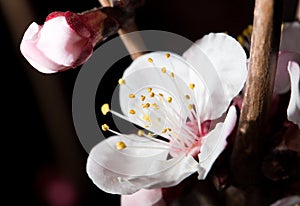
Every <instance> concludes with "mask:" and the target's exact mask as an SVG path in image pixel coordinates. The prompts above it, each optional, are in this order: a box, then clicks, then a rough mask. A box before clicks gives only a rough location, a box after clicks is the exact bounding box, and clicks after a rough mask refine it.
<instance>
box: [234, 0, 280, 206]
mask: <svg viewBox="0 0 300 206" xmlns="http://www.w3.org/2000/svg"><path fill="white" fill-rule="evenodd" d="M282 3H283V2H282V0H256V1H255V8H254V20H253V34H252V39H251V42H252V44H251V48H250V62H249V74H248V79H247V82H246V87H245V92H244V98H243V107H242V110H241V116H240V120H239V127H238V130H237V131H238V132H237V138H236V142H235V145H234V148H233V152H232V156H231V170H232V176H233V181H234V184H236V185H237V186H238V187H239V188H241V189H243V190H244V191H245V194H246V199H247V205H263V196H262V194H261V191H260V186H261V185H260V184H261V179H262V175H261V171H260V170H261V161H262V150H263V145H264V141H265V139H266V138H265V136H264V129H265V126H266V123H267V122H266V121H267V116H268V111H269V106H270V103H271V98H272V93H273V85H274V78H275V73H276V65H277V57H278V49H279V43H280V33H281V30H280V29H281V23H282V6H283V5H282Z"/></svg>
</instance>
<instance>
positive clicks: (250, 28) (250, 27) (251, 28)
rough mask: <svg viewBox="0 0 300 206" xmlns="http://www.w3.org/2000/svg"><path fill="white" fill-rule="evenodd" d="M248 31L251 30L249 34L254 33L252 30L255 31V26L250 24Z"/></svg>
mask: <svg viewBox="0 0 300 206" xmlns="http://www.w3.org/2000/svg"><path fill="white" fill-rule="evenodd" d="M248 31H249V34H252V31H253V26H252V25H248Z"/></svg>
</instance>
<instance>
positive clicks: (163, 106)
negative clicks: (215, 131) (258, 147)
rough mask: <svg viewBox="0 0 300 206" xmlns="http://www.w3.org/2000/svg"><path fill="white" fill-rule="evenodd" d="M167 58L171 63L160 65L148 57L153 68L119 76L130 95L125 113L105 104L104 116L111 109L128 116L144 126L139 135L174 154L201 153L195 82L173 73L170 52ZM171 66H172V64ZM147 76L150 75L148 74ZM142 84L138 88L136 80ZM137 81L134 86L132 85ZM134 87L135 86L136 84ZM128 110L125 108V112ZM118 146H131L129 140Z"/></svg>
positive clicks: (125, 117)
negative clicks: (149, 79)
mask: <svg viewBox="0 0 300 206" xmlns="http://www.w3.org/2000/svg"><path fill="white" fill-rule="evenodd" d="M165 58H166V59H167V60H168V61H170V63H169V66H168V67H166V66H162V67H161V66H157V65H156V63H155V59H152V58H148V59H147V61H148V63H149V64H150V66H151V67H149V68H147V70H146V69H145V70H143V71H135V73H134V74H132V75H131V76H130V75H128V76H125V77H124V79H119V84H120V86H121V87H123V88H121V89H123V90H122V91H123V93H125V95H126V96H127V97H126V98H127V100H126V101H127V105H126V106H125V107H124V108H125V109H124V108H122V110H123V112H125V114H126V115H122V114H120V113H117V112H115V111H113V110H111V109H110V108H109V106H108V104H105V105H103V106H102V108H101V111H102V113H103V114H104V115H105V114H106V113H108V112H111V113H112V114H114V115H116V116H118V117H120V118H122V119H125V120H127V121H129V122H132V123H134V124H135V125H137V126H139V127H141V128H142V130H139V131H138V132H137V134H138V135H139V136H141V137H143V138H148V139H150V140H152V141H156V142H158V143H160V144H161V145H162V147H159V149H162V148H164V149H167V150H169V151H170V155H171V156H176V155H178V154H182V153H185V154H187V153H193V154H194V153H196V152H195V151H198V152H199V149H198V148H199V147H200V144H201V136H203V134H202V130H201V121H200V115H199V113H200V112H199V111H198V109H197V108H196V107H195V105H197V104H196V101H195V99H196V98H195V95H194V89H195V87H197V85H196V84H195V83H194V82H190V83H186V82H185V81H183V80H182V79H181V78H180V77H179V76H177V75H176V73H175V72H174V71H175V70H174V68H173V65H172V62H171V61H172V60H171V59H172V56H171V55H170V54H169V53H167V54H165ZM170 65H171V66H170ZM146 72H148V73H149V74H150V73H151V77H152V79H151V80H152V81H153V82H151V83H150V84H149V83H144V82H143V80H144V79H140V78H142V77H145V73H146ZM145 78H147V77H145ZM137 81H140V86H139V87H136V86H135V85H136V84H137V83H136V82H137ZM145 81H146V79H145ZM131 82H135V85H133V84H131ZM133 86H135V87H133ZM123 98H124V96H123ZM124 110H125V111H124ZM102 129H103V130H104V131H106V130H109V131H111V132H113V133H115V134H117V135H122V136H124V137H126V135H123V134H119V133H118V132H115V131H112V130H110V129H109V127H108V126H102ZM116 147H117V148H118V149H130V148H129V147H127V146H126V142H125V141H124V142H121V143H118V145H116Z"/></svg>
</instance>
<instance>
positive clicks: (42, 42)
mask: <svg viewBox="0 0 300 206" xmlns="http://www.w3.org/2000/svg"><path fill="white" fill-rule="evenodd" d="M107 26H108V27H109V28H107ZM118 26H119V25H118V23H117V22H116V21H115V20H114V19H113V18H111V17H108V16H107V15H106V14H105V13H103V12H101V11H100V10H91V11H88V12H85V13H81V14H77V13H73V12H70V11H66V12H52V13H50V14H49V15H48V16H47V18H46V21H45V23H44V24H43V25H38V24H37V23H35V22H33V23H32V24H31V25H30V26H29V27H28V28H27V30H26V32H25V33H24V36H23V39H22V41H21V44H20V50H21V53H22V54H23V56H24V57H25V58H26V59H27V61H28V62H29V63H30V64H31V65H32V66H33V67H34V68H35V69H37V70H38V71H40V72H42V73H48V74H49V73H55V72H61V71H64V70H67V69H70V68H75V67H77V66H79V65H82V64H83V63H85V62H86V61H87V60H88V59H89V58H90V56H91V55H92V52H93V49H94V46H95V45H96V43H97V42H99V41H101V40H104V39H105V38H106V37H107V36H108V35H110V34H112V33H113V32H116V31H117V28H118ZM107 31H109V33H107Z"/></svg>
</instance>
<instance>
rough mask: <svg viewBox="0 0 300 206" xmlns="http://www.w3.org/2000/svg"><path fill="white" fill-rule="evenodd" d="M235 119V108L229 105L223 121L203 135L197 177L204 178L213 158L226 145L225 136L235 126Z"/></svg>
mask: <svg viewBox="0 0 300 206" xmlns="http://www.w3.org/2000/svg"><path fill="white" fill-rule="evenodd" d="M236 120H237V114H236V109H235V107H234V106H231V107H230V108H229V110H228V113H227V116H226V119H225V121H224V123H218V124H217V125H216V127H215V128H214V129H213V130H212V131H211V132H209V133H208V134H207V136H205V139H204V140H203V141H204V142H203V144H202V146H201V148H200V151H201V152H200V154H199V155H198V157H199V164H200V168H199V171H198V172H199V176H198V178H199V179H205V177H206V176H207V174H208V172H209V170H210V168H211V167H212V165H213V163H214V162H215V160H216V159H217V158H218V156H219V155H220V154H221V152H222V151H223V150H224V148H225V147H226V145H227V141H226V138H227V137H228V136H229V135H230V133H231V132H232V130H233V129H234V127H235V124H236Z"/></svg>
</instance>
